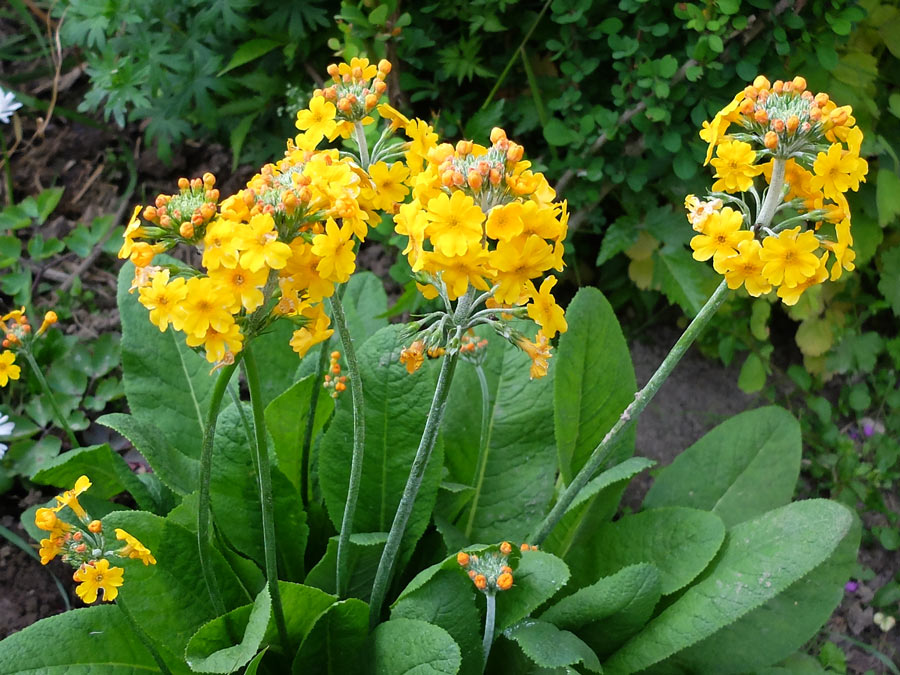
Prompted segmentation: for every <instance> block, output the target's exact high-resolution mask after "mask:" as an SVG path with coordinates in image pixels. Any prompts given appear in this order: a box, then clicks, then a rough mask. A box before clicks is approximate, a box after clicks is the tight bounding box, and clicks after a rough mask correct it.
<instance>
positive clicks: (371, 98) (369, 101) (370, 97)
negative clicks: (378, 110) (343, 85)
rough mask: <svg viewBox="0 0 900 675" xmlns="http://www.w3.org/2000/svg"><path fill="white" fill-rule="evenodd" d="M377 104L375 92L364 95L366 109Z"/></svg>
mask: <svg viewBox="0 0 900 675" xmlns="http://www.w3.org/2000/svg"><path fill="white" fill-rule="evenodd" d="M376 105H378V97H377V96H376V95H375V94H367V95H366V110H371V109H372V108H374V107H375V106H376Z"/></svg>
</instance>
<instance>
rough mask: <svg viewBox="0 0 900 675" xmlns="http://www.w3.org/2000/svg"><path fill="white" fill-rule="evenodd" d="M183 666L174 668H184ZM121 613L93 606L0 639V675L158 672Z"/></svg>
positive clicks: (51, 618)
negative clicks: (1, 674) (0, 640)
mask: <svg viewBox="0 0 900 675" xmlns="http://www.w3.org/2000/svg"><path fill="white" fill-rule="evenodd" d="M185 670H186V669H185V668H184V667H182V668H181V669H178V670H176V672H184V671H185ZM158 672H159V667H158V666H157V665H156V662H155V661H154V660H153V657H152V656H151V655H150V652H148V651H147V649H146V648H145V647H144V646H143V645H142V644H141V641H140V640H139V639H138V637H137V635H135V634H134V631H132V629H131V625H130V624H129V623H128V621H127V620H126V619H125V615H124V614H122V612H121V610H120V609H119V608H118V607H116V606H114V605H97V606H95V607H85V608H82V609H76V610H72V611H70V612H66V613H65V614H58V615H57V616H51V617H48V618H46V619H43V620H41V621H38V622H37V623H35V624H32V625H31V626H28V627H27V628H25V629H24V630H22V631H19V632H18V633H13V634H12V635H10V636H9V637H8V638H6V639H5V640H3V641H2V642H0V673H6V674H7V675H18V674H22V675H24V674H25V673H43V674H46V675H63V674H65V675H96V674H97V673H104V675H107V674H108V675H131V674H133V673H158Z"/></svg>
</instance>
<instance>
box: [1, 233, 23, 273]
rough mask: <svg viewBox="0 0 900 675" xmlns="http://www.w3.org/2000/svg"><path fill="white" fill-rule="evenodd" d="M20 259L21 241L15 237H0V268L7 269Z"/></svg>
mask: <svg viewBox="0 0 900 675" xmlns="http://www.w3.org/2000/svg"><path fill="white" fill-rule="evenodd" d="M20 257H22V241H21V240H20V239H19V238H18V237H16V236H15V235H11V234H10V235H5V236H2V237H0V267H9V266H10V265H12V264H13V263H14V262H16V261H17V260H18V259H19V258H20Z"/></svg>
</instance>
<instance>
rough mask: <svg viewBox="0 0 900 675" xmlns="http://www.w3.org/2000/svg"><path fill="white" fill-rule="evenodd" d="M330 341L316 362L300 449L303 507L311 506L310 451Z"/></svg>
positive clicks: (325, 343) (323, 346) (320, 352)
mask: <svg viewBox="0 0 900 675" xmlns="http://www.w3.org/2000/svg"><path fill="white" fill-rule="evenodd" d="M328 346H329V341H328V340H326V341H325V342H323V343H322V349H321V350H319V362H318V363H317V364H316V375H315V378H316V379H315V380H313V387H312V391H311V392H310V394H309V415H308V417H307V418H306V430H305V431H304V432H303V446H302V447H301V449H300V499H301V500H302V501H303V508H306V507H307V506H309V462H310V459H309V451H310V449H311V448H312V435H313V427H314V426H315V424H316V408H318V407H319V393H320V392H321V390H322V377H323V376H324V375H325V368H326V365H327V363H328V354H329V352H328Z"/></svg>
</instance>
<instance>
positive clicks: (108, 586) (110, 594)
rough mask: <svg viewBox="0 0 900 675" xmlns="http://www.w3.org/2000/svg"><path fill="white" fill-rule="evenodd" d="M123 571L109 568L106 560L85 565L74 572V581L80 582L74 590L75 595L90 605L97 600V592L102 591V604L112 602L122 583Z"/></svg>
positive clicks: (117, 568) (118, 568)
mask: <svg viewBox="0 0 900 675" xmlns="http://www.w3.org/2000/svg"><path fill="white" fill-rule="evenodd" d="M123 571H124V570H123V569H122V568H121V567H110V566H109V561H108V560H107V559H106V558H103V559H102V560H97V561H95V562H91V563H86V564H84V565H82V566H81V567H79V568H78V570H76V572H75V575H74V577H75V581H80V582H81V583H80V584H78V586H77V587H76V588H75V593H77V594H78V597H79V598H81V599H82V601H84V602H85V603H86V604H91V603H92V602H95V601H96V600H97V592H98V591H101V590H102V591H103V600H104V602H112V601H113V600H115V599H116V596H117V595H118V594H119V586H121V585H122V583H123V581H122V572H123Z"/></svg>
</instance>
